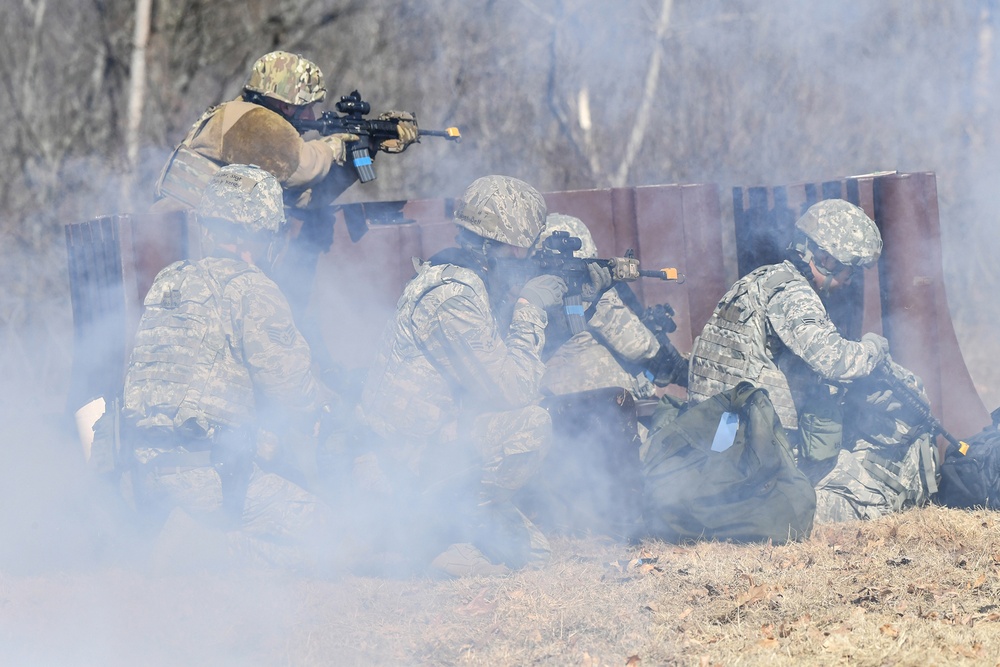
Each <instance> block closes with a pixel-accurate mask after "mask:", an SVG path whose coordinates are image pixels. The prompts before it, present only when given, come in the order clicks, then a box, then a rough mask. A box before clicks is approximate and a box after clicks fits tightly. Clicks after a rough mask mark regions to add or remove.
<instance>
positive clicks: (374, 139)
mask: <svg viewBox="0 0 1000 667" xmlns="http://www.w3.org/2000/svg"><path fill="white" fill-rule="evenodd" d="M336 107H337V111H339V112H340V113H342V114H344V115H343V116H338V115H337V114H336V113H334V112H333V111H324V112H323V113H322V114H320V117H319V118H317V119H316V120H301V119H299V120H292V121H290V122H291V124H292V127H294V128H295V129H296V130H298V131H299V132H306V131H307V130H316V131H317V132H319V133H320V134H321V135H322V136H324V137H326V136H329V135H331V134H354V135H356V136H357V137H358V140H357V141H353V142H351V143H350V144H348V150H349V151H350V153H351V164H353V165H354V169H355V171H357V173H358V178H359V179H360V180H361V182H362V183H367V182H368V181H373V180H375V168H374V167H373V166H372V151H373V150H378V147H379V145H380V144H381V143H382V142H383V141H385V140H386V139H397V138H399V131H398V129H397V126H398V125H399V119H398V118H393V119H389V120H368V119H367V118H365V115H366V114H368V113H369V112H371V110H372V107H371V105H370V104H368V102H365V101H364V100H362V99H361V94H360V93H358V91H356V90H355V91H352V92H351V94H350V95H344V96H343V97H341V98H340V101H339V102H337V104H336ZM419 137H444V138H445V139H447V140H449V141H454V142H460V141H462V135H461V133H460V132H459V131H458V128H457V127H449V128H448V129H445V130H423V129H420V130H418V138H419Z"/></svg>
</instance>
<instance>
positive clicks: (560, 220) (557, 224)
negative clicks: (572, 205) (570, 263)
mask: <svg viewBox="0 0 1000 667" xmlns="http://www.w3.org/2000/svg"><path fill="white" fill-rule="evenodd" d="M553 232H567V233H568V234H569V235H570V236H575V237H576V238H578V239H580V249H579V250H576V251H574V252H573V256H574V257H579V258H580V259H594V258H596V257H597V244H596V243H594V237H593V236H592V235H591V234H590V230H589V229H587V225H585V224H584V223H583V220H581V219H580V218H576V217H573V216H572V215H566V214H565V213H549V214H548V215H547V216H546V217H545V229H543V230H542V233H541V235H540V236H539V237H538V240H537V241H535V247H534V250H541V249H542V244H544V243H545V239H547V238H549V237H550V236H552V233H553Z"/></svg>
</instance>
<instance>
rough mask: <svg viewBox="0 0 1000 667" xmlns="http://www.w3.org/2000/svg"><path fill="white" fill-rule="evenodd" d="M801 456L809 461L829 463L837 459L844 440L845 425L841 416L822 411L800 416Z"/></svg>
mask: <svg viewBox="0 0 1000 667" xmlns="http://www.w3.org/2000/svg"><path fill="white" fill-rule="evenodd" d="M799 436H800V438H801V442H800V443H799V454H800V455H801V456H802V457H803V458H804V459H807V460H808V461H816V462H818V461H827V460H830V459H833V458H836V457H837V454H838V453H840V447H841V443H842V442H843V439H844V424H843V421H842V418H841V416H840V415H839V414H837V415H832V414H823V413H822V411H816V412H806V413H803V414H800V415H799Z"/></svg>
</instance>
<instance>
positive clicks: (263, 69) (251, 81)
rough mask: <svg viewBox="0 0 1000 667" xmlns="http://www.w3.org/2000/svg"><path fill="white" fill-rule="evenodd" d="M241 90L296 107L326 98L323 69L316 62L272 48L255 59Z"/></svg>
mask: <svg viewBox="0 0 1000 667" xmlns="http://www.w3.org/2000/svg"><path fill="white" fill-rule="evenodd" d="M243 90H244V91H247V92H250V93H258V94H260V95H263V96H264V97H270V98H271V99H274V100H278V101H280V102H285V103H287V104H294V105H297V106H301V105H305V104H312V103H313V102H321V101H322V100H323V99H324V98H325V97H326V87H325V85H324V83H323V72H321V71H320V69H319V67H318V66H317V65H316V63H314V62H312V61H311V60H306V59H305V58H303V57H302V56H299V55H296V54H294V53H288V52H287V51H272V52H271V53H268V54H266V55H263V56H261V57H260V58H258V59H257V62H255V63H254V64H253V68H252V69H251V70H250V77H249V78H248V79H247V82H246V84H244V86H243Z"/></svg>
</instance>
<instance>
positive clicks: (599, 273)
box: [583, 262, 613, 300]
mask: <svg viewBox="0 0 1000 667" xmlns="http://www.w3.org/2000/svg"><path fill="white" fill-rule="evenodd" d="M587 272H588V273H589V274H590V282H589V283H587V284H585V285H584V286H583V298H585V299H588V300H589V299H593V298H594V297H596V296H599V295H601V294H603V293H604V291H605V290H607V289H608V288H609V287H611V283H612V282H613V281H612V278H611V270H610V269H609V268H608V267H606V266H601V265H600V264H598V263H597V262H588V263H587Z"/></svg>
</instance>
